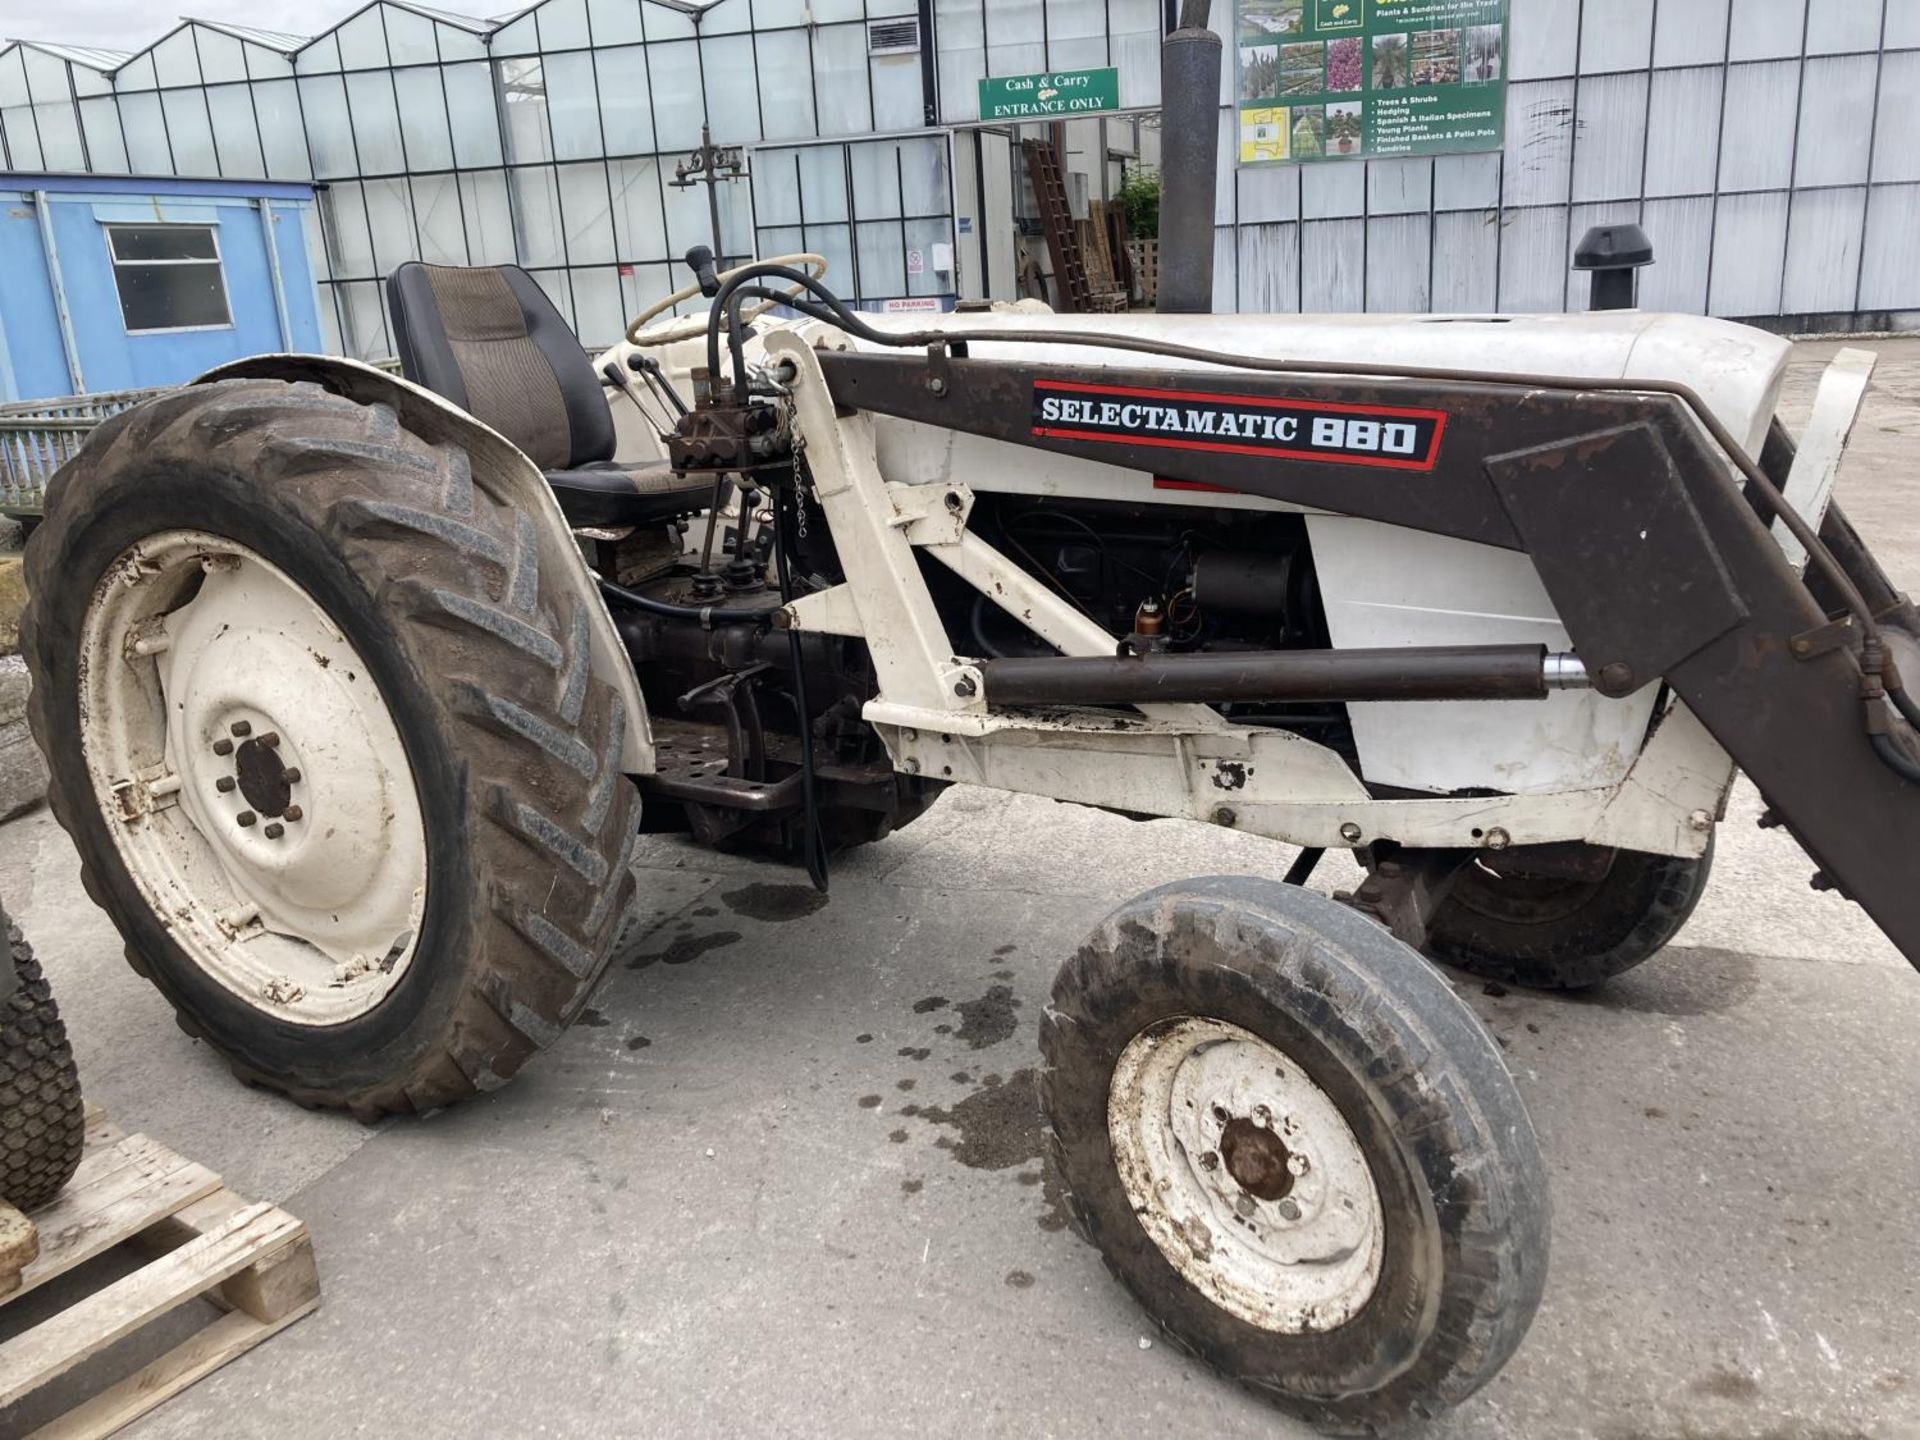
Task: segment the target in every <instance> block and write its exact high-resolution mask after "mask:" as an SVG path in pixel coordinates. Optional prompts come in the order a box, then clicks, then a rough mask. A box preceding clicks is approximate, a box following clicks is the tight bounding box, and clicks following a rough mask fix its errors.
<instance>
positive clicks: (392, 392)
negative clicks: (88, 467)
mask: <svg viewBox="0 0 1920 1440" xmlns="http://www.w3.org/2000/svg"><path fill="white" fill-rule="evenodd" d="M243 379H267V380H287V381H300V380H305V381H311V382H312V383H314V384H316V385H321V386H324V387H325V388H326V389H328V390H331V391H333V392H334V393H335V394H337V395H344V396H346V397H347V398H348V399H350V400H354V401H358V402H359V403H360V404H362V405H388V406H391V407H392V408H393V412H394V414H395V415H396V416H398V417H399V420H400V423H401V424H402V425H404V426H406V427H407V429H408V430H410V431H412V432H413V433H414V434H416V435H418V436H420V437H421V438H422V439H424V440H427V441H429V442H430V443H432V444H435V445H439V444H446V443H452V444H456V445H459V446H460V447H461V448H462V449H464V450H465V451H466V452H467V455H468V458H469V459H470V460H471V462H472V465H473V478H474V479H475V480H476V481H477V482H479V484H480V486H481V487H482V488H483V489H484V490H486V491H487V492H488V493H489V494H491V495H494V496H496V497H499V498H503V499H505V500H507V501H509V502H511V503H512V504H513V505H514V506H516V507H517V508H519V509H521V510H523V511H524V512H525V513H527V514H529V515H531V516H533V517H534V519H535V521H536V522H537V524H538V527H539V535H540V558H541V560H542V561H543V562H544V563H545V564H547V565H549V566H552V567H555V568H556V569H557V570H558V571H559V573H561V574H562V575H564V576H566V578H567V583H568V585H569V586H570V587H571V588H572V590H573V591H574V594H575V596H576V597H577V598H578V599H579V601H580V603H581V604H582V605H584V606H585V607H586V612H587V621H588V629H589V633H590V640H591V645H592V658H591V661H590V664H591V668H592V670H593V673H594V674H595V675H597V676H599V677H600V678H601V679H602V680H604V681H606V683H607V684H609V685H611V686H612V687H613V689H614V692H615V693H616V694H617V695H619V697H620V701H621V703H622V704H623V705H624V706H625V707H626V711H627V734H626V742H625V745H624V748H623V750H622V753H621V768H622V769H623V770H625V771H626V773H627V774H629V775H651V774H652V773H653V770H654V748H653V730H652V727H651V726H650V725H649V724H648V723H647V706H646V702H645V701H644V700H643V699H642V698H641V696H640V685H639V682H638V681H637V680H636V679H635V678H634V673H633V663H632V661H631V660H630V659H628V657H627V651H626V647H625V646H624V645H622V644H621V643H620V636H619V633H618V632H617V631H616V630H615V629H614V628H613V617H612V616H611V615H609V614H608V613H607V606H606V602H605V601H604V600H602V599H601V598H600V588H599V586H598V585H597V584H595V583H594V578H593V574H592V572H590V571H589V570H588V569H587V562H586V560H585V559H584V558H583V557H582V555H581V554H580V547H579V546H578V545H576V544H575V543H574V539H573V532H572V531H571V530H570V529H569V528H568V526H567V521H566V517H565V516H564V515H562V514H561V513H560V505H559V502H558V501H556V500H555V499H554V498H553V491H552V489H551V488H550V487H549V486H548V485H547V480H546V477H545V476H544V475H542V474H541V473H540V470H539V467H538V466H536V465H535V464H534V463H533V462H532V461H531V460H529V459H528V458H527V457H526V455H525V454H523V453H522V452H521V450H520V448H519V447H518V446H516V445H515V444H514V443H513V442H512V441H511V440H508V439H507V438H506V437H505V436H503V435H501V434H500V433H499V432H498V431H496V430H491V429H489V428H488V427H487V426H485V425H482V424H481V423H480V422H479V421H478V420H476V419H474V418H473V416H471V415H469V414H468V413H467V412H466V411H464V410H462V409H461V408H460V407H459V406H457V405H454V404H452V403H451V402H449V401H448V400H446V399H444V398H443V397H441V396H439V395H436V394H434V393H433V391H431V390H427V389H425V388H423V387H421V386H419V385H416V384H414V383H413V382H412V381H410V380H403V379H401V378H400V377H399V376H398V375H391V374H388V373H387V372H386V371H384V370H377V369H375V368H374V367H373V366H371V365H367V364H363V363H362V362H360V361H358V360H343V359H338V358H335V357H332V356H326V355H254V356H251V357H249V358H248V359H245V360H236V361H234V362H233V363H232V364H229V365H222V366H220V367H219V368H218V369H215V370H209V371H208V372H207V373H206V374H204V375H202V376H201V377H200V378H199V379H198V380H196V381H194V383H195V384H196V385H202V384H209V383H211V382H213V381H216V380H243Z"/></svg>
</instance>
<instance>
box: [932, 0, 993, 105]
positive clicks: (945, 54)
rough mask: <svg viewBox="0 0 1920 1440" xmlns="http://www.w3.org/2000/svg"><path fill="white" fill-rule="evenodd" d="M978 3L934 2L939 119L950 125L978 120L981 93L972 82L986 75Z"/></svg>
mask: <svg viewBox="0 0 1920 1440" xmlns="http://www.w3.org/2000/svg"><path fill="white" fill-rule="evenodd" d="M981 16H982V11H981V4H980V0H935V5H934V22H933V23H934V29H935V32H936V33H937V34H938V36H939V39H940V44H939V46H938V48H937V49H936V51H935V59H936V60H937V62H938V64H939V83H940V118H941V119H943V120H946V121H948V122H949V123H951V122H954V121H958V120H973V119H977V118H978V117H979V114H980V92H979V90H978V89H977V88H976V86H975V82H976V81H978V80H980V79H981V78H982V77H983V76H985V75H986V73H987V52H986V37H985V33H984V32H983V31H982V29H981Z"/></svg>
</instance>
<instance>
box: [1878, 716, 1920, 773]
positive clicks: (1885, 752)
mask: <svg viewBox="0 0 1920 1440" xmlns="http://www.w3.org/2000/svg"><path fill="white" fill-rule="evenodd" d="M1902 713H1905V712H1904V711H1903V712H1902ZM1869 738H1870V739H1871V740H1872V741H1873V753H1874V754H1876V755H1878V756H1879V757H1880V759H1881V760H1882V761H1883V762H1884V763H1885V764H1886V767H1887V768H1888V769H1889V770H1891V771H1893V773H1894V774H1896V775H1898V776H1899V777H1900V778H1901V779H1902V780H1906V781H1908V782H1910V783H1912V784H1915V785H1920V765H1916V764H1914V763H1913V761H1911V760H1909V759H1908V758H1907V757H1906V754H1905V752H1903V751H1902V750H1901V749H1900V747H1899V746H1898V745H1896V744H1894V743H1893V737H1892V736H1891V735H1873V736H1870V737H1869Z"/></svg>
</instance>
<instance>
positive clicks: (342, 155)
mask: <svg viewBox="0 0 1920 1440" xmlns="http://www.w3.org/2000/svg"><path fill="white" fill-rule="evenodd" d="M300 103H301V105H302V107H303V108H304V109H305V111H306V117H307V126H306V129H307V146H308V148H309V149H310V150H312V152H313V169H314V173H315V174H316V175H317V176H319V177H320V178H321V179H322V180H327V179H332V178H333V177H335V176H340V175H352V174H354V173H356V164H355V161H354V158H353V127H352V123H351V122H350V121H349V120H348V118H347V87H346V86H345V85H344V84H343V83H342V82H341V80H340V78H339V77H338V76H335V75H324V76H317V77H314V78H311V79H306V78H303V79H302V80H301V81H300Z"/></svg>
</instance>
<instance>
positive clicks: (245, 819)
mask: <svg viewBox="0 0 1920 1440" xmlns="http://www.w3.org/2000/svg"><path fill="white" fill-rule="evenodd" d="M259 818H260V817H259V816H257V815H255V814H254V813H253V811H251V810H242V811H241V812H240V813H239V814H238V815H236V816H234V817H233V819H234V823H235V824H237V825H238V826H239V827H240V828H241V829H242V830H247V829H251V828H252V826H253V822H254V821H255V820H257V819H259Z"/></svg>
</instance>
